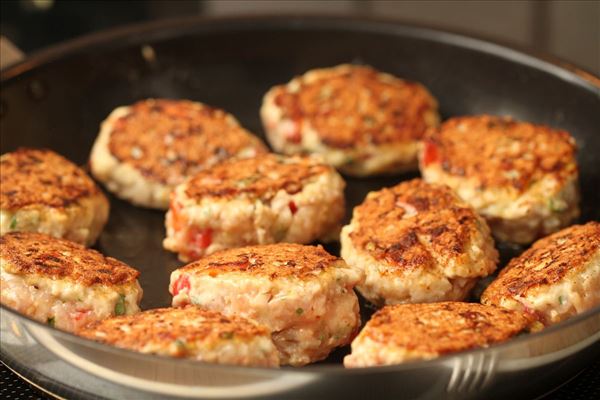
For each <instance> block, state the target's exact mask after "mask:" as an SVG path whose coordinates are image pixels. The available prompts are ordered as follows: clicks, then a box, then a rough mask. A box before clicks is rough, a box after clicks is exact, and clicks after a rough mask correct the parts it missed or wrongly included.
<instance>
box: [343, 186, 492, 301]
mask: <svg viewBox="0 0 600 400" xmlns="http://www.w3.org/2000/svg"><path fill="white" fill-rule="evenodd" d="M341 243H342V249H341V254H342V257H343V258H344V260H346V262H347V263H348V265H350V266H352V267H355V268H358V269H361V270H363V271H364V272H365V281H364V282H363V283H362V284H360V285H358V287H357V289H358V290H359V291H360V293H361V294H362V295H363V296H364V297H365V298H366V299H367V300H369V301H371V302H372V303H375V304H377V305H383V304H396V303H426V302H436V301H442V300H463V299H465V298H466V296H467V295H468V294H469V292H470V290H471V289H472V287H473V286H474V285H475V283H476V281H477V280H478V279H479V278H481V277H484V276H487V275H489V274H491V273H492V272H494V270H495V269H496V263H497V261H498V252H497V251H496V249H495V248H494V241H493V239H492V237H491V234H490V230H489V228H488V226H487V224H486V223H485V220H484V219H483V218H481V217H480V216H479V215H477V213H475V211H474V210H473V209H472V208H471V207H469V206H468V205H467V204H465V203H464V202H462V201H461V200H460V199H459V198H458V197H457V196H456V195H455V194H454V193H453V192H452V191H451V190H450V188H448V187H447V186H444V185H431V184H428V183H425V182H423V181H422V180H420V179H414V180H411V181H407V182H403V183H400V184H399V185H396V186H394V187H391V188H384V189H382V190H380V191H377V192H371V193H369V194H368V195H367V198H366V200H365V201H364V202H363V203H362V204H361V205H359V206H357V207H356V208H355V209H354V212H353V217H352V221H351V222H350V224H349V225H347V226H345V227H344V228H343V229H342V235H341Z"/></svg>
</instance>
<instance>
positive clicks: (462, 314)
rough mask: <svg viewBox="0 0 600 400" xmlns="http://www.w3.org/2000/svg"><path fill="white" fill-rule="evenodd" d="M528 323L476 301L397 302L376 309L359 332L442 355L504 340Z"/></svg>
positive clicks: (512, 313) (519, 315)
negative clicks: (398, 303)
mask: <svg viewBox="0 0 600 400" xmlns="http://www.w3.org/2000/svg"><path fill="white" fill-rule="evenodd" d="M531 324H532V320H531V319H530V318H529V317H527V316H526V315H524V314H522V313H519V312H516V311H511V310H506V309H502V308H497V307H493V306H485V305H482V304H477V303H461V302H442V303H427V304H401V305H392V306H386V307H384V308H382V309H381V310H379V311H377V312H376V313H375V314H374V315H373V317H372V318H371V319H370V320H369V322H367V325H366V326H365V328H364V329H363V331H362V332H361V334H360V335H361V336H365V337H368V338H369V339H371V340H373V341H375V342H378V343H382V344H384V345H386V346H390V345H393V346H399V347H404V348H407V349H408V350H410V351H413V352H418V353H423V354H437V355H443V354H448V353H453V352H457V351H464V350H468V349H472V348H477V347H486V346H488V345H491V344H493V343H498V342H502V341H505V340H507V339H510V338H511V337H513V336H515V335H517V334H519V333H522V332H524V331H528V330H529V329H530V326H531Z"/></svg>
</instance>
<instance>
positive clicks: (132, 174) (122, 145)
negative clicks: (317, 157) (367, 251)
mask: <svg viewBox="0 0 600 400" xmlns="http://www.w3.org/2000/svg"><path fill="white" fill-rule="evenodd" d="M266 150H267V149H266V147H265V146H264V144H263V143H262V142H261V141H260V140H259V139H258V138H257V137H255V136H254V135H252V134H251V133H250V132H248V131H247V130H245V129H244V128H242V127H241V126H240V125H239V123H238V122H237V120H236V119H235V118H234V117H233V116H232V115H230V114H228V113H226V112H225V111H223V110H219V109H216V108H212V107H209V106H207V105H204V104H201V103H195V102H191V101H187V100H166V99H148V100H142V101H139V102H137V103H135V104H133V105H131V106H126V107H119V108H117V109H116V110H114V111H113V112H112V113H111V114H110V115H109V116H108V118H107V119H106V120H105V121H104V122H103V123H102V127H101V130H100V134H99V135H98V138H97V139H96V142H95V143H94V148H93V149H92V154H91V157H90V165H91V169H92V173H93V174H94V176H95V177H96V178H97V179H98V180H100V181H101V182H103V183H104V184H105V185H106V187H107V188H108V190H110V191H111V192H113V193H115V194H116V195H117V196H119V197H121V198H123V199H125V200H128V201H130V202H132V203H133V204H136V205H141V206H145V207H152V208H159V209H167V208H168V205H169V194H170V193H171V191H172V190H173V188H174V187H175V186H176V185H178V184H180V183H182V182H183V181H184V180H185V178H187V177H189V176H191V175H193V174H194V173H196V172H198V171H201V170H202V169H204V168H207V167H210V166H213V165H215V164H217V163H219V162H221V161H223V160H225V159H228V158H231V157H242V158H244V157H253V156H255V155H257V154H260V153H264V152H266Z"/></svg>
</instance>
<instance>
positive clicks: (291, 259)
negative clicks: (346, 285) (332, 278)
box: [179, 243, 341, 280]
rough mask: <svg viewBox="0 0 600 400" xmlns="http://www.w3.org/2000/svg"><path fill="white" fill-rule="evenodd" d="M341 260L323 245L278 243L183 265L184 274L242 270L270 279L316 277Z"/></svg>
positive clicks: (242, 271) (215, 274)
mask: <svg viewBox="0 0 600 400" xmlns="http://www.w3.org/2000/svg"><path fill="white" fill-rule="evenodd" d="M338 261H340V262H341V259H340V258H338V257H335V256H332V255H331V254H329V253H328V252H326V251H325V250H324V249H323V247H321V246H304V245H299V244H291V243H278V244H269V245H262V246H248V247H242V248H237V249H228V250H223V251H220V252H217V253H214V254H212V255H210V256H208V257H204V258H201V259H200V260H198V261H195V262H193V263H191V264H188V265H186V266H185V267H183V268H180V269H179V271H181V272H182V273H191V274H194V273H198V274H208V275H210V276H217V275H220V274H222V273H229V272H241V273H244V274H247V275H250V276H264V277H267V278H269V279H271V280H275V279H279V278H286V277H297V278H300V279H304V278H310V277H314V276H315V275H316V274H318V273H319V272H321V271H324V270H326V269H327V268H328V267H330V266H331V265H332V264H333V263H335V262H338Z"/></svg>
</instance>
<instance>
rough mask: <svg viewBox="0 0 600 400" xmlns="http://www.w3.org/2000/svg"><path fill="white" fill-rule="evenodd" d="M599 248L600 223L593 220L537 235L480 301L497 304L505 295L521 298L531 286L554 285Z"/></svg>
mask: <svg viewBox="0 0 600 400" xmlns="http://www.w3.org/2000/svg"><path fill="white" fill-rule="evenodd" d="M599 250H600V223H598V222H595V221H592V222H589V223H587V224H585V225H573V226H571V227H569V228H566V229H563V230H562V231H559V232H557V233H554V234H552V235H550V236H547V237H545V238H543V239H540V240H538V241H537V242H535V243H534V244H533V245H532V246H531V248H529V249H528V250H527V251H525V252H524V253H522V254H521V255H520V256H518V257H516V258H513V259H512V260H511V261H510V263H509V264H508V265H507V266H506V267H505V268H504V269H503V270H502V271H501V272H500V275H499V276H498V278H497V279H496V280H494V281H493V282H492V283H491V284H490V285H489V286H488V287H487V289H486V290H485V291H484V293H483V295H482V301H484V302H485V303H487V304H500V303H501V300H502V299H503V298H505V297H516V298H524V297H526V296H527V295H528V292H529V291H530V290H536V289H539V288H542V287H549V286H551V285H555V284H557V283H559V282H561V281H562V280H564V279H565V278H566V276H567V275H569V274H572V273H573V272H574V271H577V270H582V271H583V269H585V268H587V264H588V263H589V262H590V261H591V260H592V258H593V257H595V256H596V255H597V253H598V251H599ZM596 289H598V288H596Z"/></svg>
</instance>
